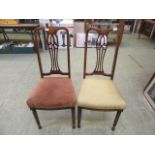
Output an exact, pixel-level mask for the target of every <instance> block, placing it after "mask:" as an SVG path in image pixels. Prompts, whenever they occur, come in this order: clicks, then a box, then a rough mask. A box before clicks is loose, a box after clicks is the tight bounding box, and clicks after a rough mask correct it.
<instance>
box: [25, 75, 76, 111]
mask: <svg viewBox="0 0 155 155" xmlns="http://www.w3.org/2000/svg"><path fill="white" fill-rule="evenodd" d="M75 103H76V96H75V92H74V88H73V84H72V80H71V79H69V78H66V77H45V78H43V79H41V80H40V81H39V82H38V84H37V86H36V87H35V89H34V90H33V91H32V94H31V95H30V97H29V98H28V100H27V104H28V106H29V107H30V108H47V109H48V108H60V107H73V106H74V105H75Z"/></svg>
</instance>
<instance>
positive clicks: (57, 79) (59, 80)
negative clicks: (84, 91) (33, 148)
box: [27, 27, 76, 129]
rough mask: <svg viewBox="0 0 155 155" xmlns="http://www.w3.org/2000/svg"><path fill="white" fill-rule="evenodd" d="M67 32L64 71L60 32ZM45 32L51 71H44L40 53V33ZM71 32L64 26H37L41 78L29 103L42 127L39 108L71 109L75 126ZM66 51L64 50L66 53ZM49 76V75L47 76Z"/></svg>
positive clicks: (36, 37) (37, 51) (36, 43)
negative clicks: (38, 112)
mask: <svg viewBox="0 0 155 155" xmlns="http://www.w3.org/2000/svg"><path fill="white" fill-rule="evenodd" d="M61 31H64V32H66V36H67V37H66V38H67V48H66V51H67V52H66V55H67V60H66V64H67V69H68V71H67V72H64V71H62V70H61V69H60V67H59V63H58V62H59V61H58V53H59V40H58V35H57V34H58V33H59V32H61ZM41 32H43V33H42V34H45V43H46V44H45V45H47V47H48V52H49V57H50V60H51V68H50V71H49V72H46V73H45V72H44V71H43V67H42V61H41V54H40V44H41V42H40V35H39V34H40V33H41ZM69 42H70V41H69V32H68V30H67V29H66V28H64V27H58V28H54V27H52V28H37V29H36V30H35V51H36V53H37V58H38V63H39V69H40V74H41V80H39V82H38V84H37V86H36V87H35V88H34V89H33V91H32V93H31V95H30V96H29V98H28V99H27V105H28V106H29V108H30V109H31V110H32V112H33V115H34V118H35V120H36V122H37V124H38V128H39V129H41V128H42V127H41V124H40V121H39V117H38V114H37V110H63V109H71V113H72V127H73V128H75V103H76V96H75V92H74V88H73V84H72V80H71V71H70V47H69V46H70V45H69ZM64 52H65V51H63V53H64ZM48 75H63V77H62V76H48ZM46 76H48V77H46ZM64 76H65V77H64Z"/></svg>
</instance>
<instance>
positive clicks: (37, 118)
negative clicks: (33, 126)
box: [31, 109, 42, 129]
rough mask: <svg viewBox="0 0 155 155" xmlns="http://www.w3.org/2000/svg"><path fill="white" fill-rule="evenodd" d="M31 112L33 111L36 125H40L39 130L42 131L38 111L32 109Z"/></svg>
mask: <svg viewBox="0 0 155 155" xmlns="http://www.w3.org/2000/svg"><path fill="white" fill-rule="evenodd" d="M31 110H32V113H33V116H34V118H35V120H36V123H37V125H38V128H39V129H41V128H42V127H41V125H40V121H39V117H38V114H37V111H36V109H31Z"/></svg>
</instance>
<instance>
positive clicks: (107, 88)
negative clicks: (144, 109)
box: [77, 79, 126, 110]
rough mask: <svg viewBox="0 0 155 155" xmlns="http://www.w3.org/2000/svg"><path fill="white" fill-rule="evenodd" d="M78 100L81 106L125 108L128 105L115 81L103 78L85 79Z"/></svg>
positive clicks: (104, 108)
mask: <svg viewBox="0 0 155 155" xmlns="http://www.w3.org/2000/svg"><path fill="white" fill-rule="evenodd" d="M77 102H78V106H79V107H83V108H90V109H100V110H102V109H103V110H106V109H107V110H117V109H122V110H123V109H124V108H125V106H126V103H125V101H124V100H123V98H122V96H121V94H120V92H119V90H118V89H117V87H116V85H115V84H114V82H113V81H112V80H101V79H84V80H83V82H82V85H81V88H80V92H79V96H78V99H77Z"/></svg>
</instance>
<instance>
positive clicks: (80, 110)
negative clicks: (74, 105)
mask: <svg viewBox="0 0 155 155" xmlns="http://www.w3.org/2000/svg"><path fill="white" fill-rule="evenodd" d="M81 114H82V108H80V107H78V128H80V127H81Z"/></svg>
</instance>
